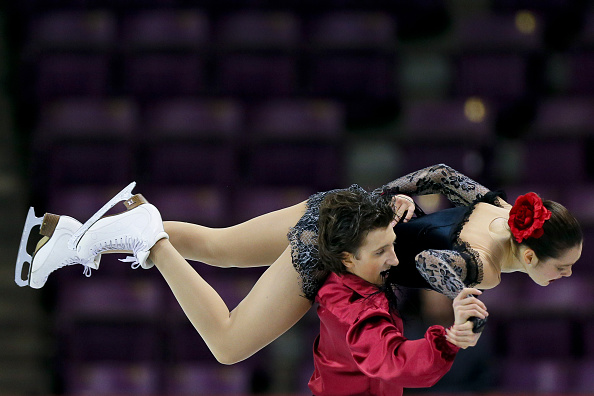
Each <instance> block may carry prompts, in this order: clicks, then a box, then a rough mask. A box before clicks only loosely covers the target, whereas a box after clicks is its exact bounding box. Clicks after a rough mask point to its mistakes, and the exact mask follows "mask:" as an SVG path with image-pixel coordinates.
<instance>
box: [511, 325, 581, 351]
mask: <svg viewBox="0 0 594 396" xmlns="http://www.w3.org/2000/svg"><path fill="white" fill-rule="evenodd" d="M506 327H507V331H506V337H505V339H506V341H507V346H508V354H507V356H509V358H510V359H516V358H524V359H560V358H569V357H570V355H571V340H572V334H571V323H570V322H569V321H567V320H566V319H554V318H553V319H529V318H517V319H515V320H514V321H511V322H508V323H507V325H506Z"/></svg>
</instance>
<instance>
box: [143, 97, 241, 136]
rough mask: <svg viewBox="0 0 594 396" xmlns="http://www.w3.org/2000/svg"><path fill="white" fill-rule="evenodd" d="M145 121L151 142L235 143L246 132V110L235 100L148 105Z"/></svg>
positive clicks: (184, 101)
mask: <svg viewBox="0 0 594 396" xmlns="http://www.w3.org/2000/svg"><path fill="white" fill-rule="evenodd" d="M145 120H146V122H145V124H146V126H145V128H144V130H145V131H146V137H147V138H149V139H152V138H154V139H173V140H175V139H188V140H190V141H191V140H195V141H204V140H228V141H232V140H234V139H237V137H238V135H239V133H240V131H241V130H242V129H243V108H242V106H241V105H240V104H239V103H238V102H235V101H231V100H201V99H193V98H191V99H183V98H175V99H170V100H164V101H158V102H153V103H151V104H150V105H148V107H147V109H146V111H145Z"/></svg>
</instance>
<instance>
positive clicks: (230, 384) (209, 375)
mask: <svg viewBox="0 0 594 396" xmlns="http://www.w3.org/2000/svg"><path fill="white" fill-rule="evenodd" d="M246 366H248V363H247V362H244V363H239V364H235V365H233V366H222V365H211V364H200V363H186V364H179V365H176V366H174V367H171V368H170V370H169V372H168V373H167V375H166V385H165V386H166V391H165V393H167V394H171V395H176V394H179V395H222V394H247V393H249V391H250V376H251V371H250V369H249V368H248V367H246Z"/></svg>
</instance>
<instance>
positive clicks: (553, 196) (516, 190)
mask: <svg viewBox="0 0 594 396" xmlns="http://www.w3.org/2000/svg"><path fill="white" fill-rule="evenodd" d="M503 191H505V192H506V194H507V202H508V203H509V204H510V205H513V204H514V202H516V199H517V198H518V197H519V196H520V195H524V194H526V193H527V192H530V191H532V192H535V193H536V194H538V195H539V196H540V197H541V198H542V199H549V200H552V201H559V200H560V199H561V198H562V196H561V194H560V192H559V189H558V188H557V187H556V186H552V185H550V184H548V183H542V184H535V183H522V184H519V185H518V184H515V185H510V186H504V188H503ZM563 202H564V201H563Z"/></svg>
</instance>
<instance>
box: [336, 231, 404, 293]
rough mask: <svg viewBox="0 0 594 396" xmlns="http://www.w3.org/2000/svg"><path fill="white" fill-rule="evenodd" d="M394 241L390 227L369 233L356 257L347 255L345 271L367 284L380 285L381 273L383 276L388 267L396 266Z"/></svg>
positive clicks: (381, 282) (382, 280)
mask: <svg viewBox="0 0 594 396" xmlns="http://www.w3.org/2000/svg"><path fill="white" fill-rule="evenodd" d="M395 239H396V235H395V234H394V229H393V226H392V225H390V226H388V227H387V228H377V229H375V230H373V231H370V232H369V233H368V234H367V236H366V237H365V239H364V240H363V243H362V245H361V247H360V248H359V250H358V251H357V254H356V255H353V254H351V253H347V256H348V259H347V260H346V262H345V266H346V267H347V270H348V271H349V272H350V273H352V274H355V275H357V276H358V277H360V278H363V279H365V280H366V281H367V282H370V283H373V284H375V285H378V286H379V285H382V284H383V283H384V279H383V276H382V273H384V274H385V271H387V270H389V269H390V267H392V266H395V265H398V258H397V257H396V253H395V252H394V241H395Z"/></svg>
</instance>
